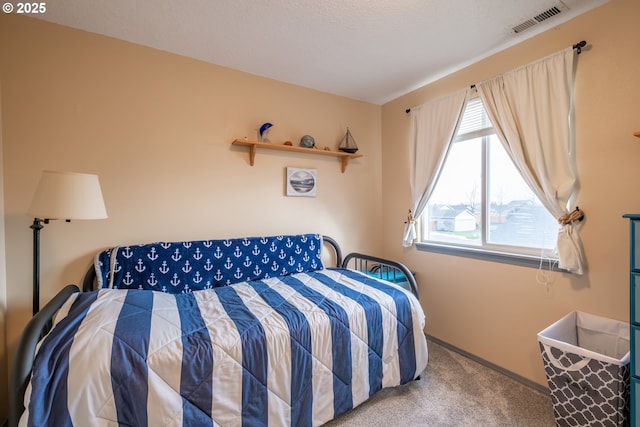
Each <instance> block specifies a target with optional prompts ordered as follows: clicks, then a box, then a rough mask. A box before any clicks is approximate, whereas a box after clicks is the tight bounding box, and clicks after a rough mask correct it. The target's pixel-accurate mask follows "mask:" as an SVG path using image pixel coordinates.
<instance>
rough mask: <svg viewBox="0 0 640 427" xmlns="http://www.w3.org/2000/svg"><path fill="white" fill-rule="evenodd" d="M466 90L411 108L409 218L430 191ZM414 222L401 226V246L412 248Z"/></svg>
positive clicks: (460, 114)
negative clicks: (402, 227)
mask: <svg viewBox="0 0 640 427" xmlns="http://www.w3.org/2000/svg"><path fill="white" fill-rule="evenodd" d="M468 93H469V89H465V90H460V91H458V92H456V93H454V94H452V95H450V96H447V97H444V98H440V99H436V100H434V101H431V102H428V103H426V104H423V105H421V106H418V107H413V108H411V143H412V144H411V145H412V147H411V149H412V151H411V156H410V159H411V160H410V163H409V177H410V179H411V199H412V201H413V207H412V209H411V212H412V214H413V218H417V217H419V216H420V215H421V214H422V211H423V210H424V208H425V206H426V205H427V202H428V201H429V197H430V196H431V193H432V192H433V188H434V187H435V184H436V181H437V179H438V176H439V175H440V171H441V170H442V165H443V164H444V160H445V159H446V156H447V153H448V152H449V147H450V145H451V141H452V139H453V137H454V135H455V131H456V129H457V127H458V123H459V122H460V120H461V118H462V113H463V112H464V109H465V106H466V104H467V96H468ZM416 236H417V233H416V227H415V222H414V221H413V220H412V218H409V219H408V220H407V222H406V223H405V229H404V236H403V239H402V245H403V246H405V247H408V246H411V245H413V241H414V240H415V238H416Z"/></svg>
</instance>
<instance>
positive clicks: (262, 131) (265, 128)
mask: <svg viewBox="0 0 640 427" xmlns="http://www.w3.org/2000/svg"><path fill="white" fill-rule="evenodd" d="M272 126H273V124H271V123H269V122H267V123H263V124H262V126H260V130H259V138H260V141H265V142H268V140H265V139H264V134H265V132H266V131H268V130H269V128H270V127H272Z"/></svg>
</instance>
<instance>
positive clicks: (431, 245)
mask: <svg viewBox="0 0 640 427" xmlns="http://www.w3.org/2000/svg"><path fill="white" fill-rule="evenodd" d="M473 98H477V99H478V100H479V98H478V97H477V96H474V97H473ZM473 98H472V99H473ZM469 101H471V99H469ZM474 101H475V100H474ZM479 102H480V104H481V105H482V111H483V112H484V104H483V103H482V101H481V100H479ZM467 108H468V107H465V112H463V115H464V114H465V113H466V112H467V110H466V109H467ZM484 114H486V112H485V113H484ZM487 120H488V118H487ZM458 132H459V129H456V135H455V137H454V138H453V140H452V142H451V144H455V143H457V142H461V141H468V140H471V139H480V143H481V144H482V148H481V153H482V154H481V156H482V165H481V185H480V187H481V197H480V224H481V229H480V245H463V244H456V243H451V242H438V241H435V240H425V238H426V236H425V235H426V232H425V230H424V227H425V226H426V223H425V221H424V220H423V218H422V217H421V218H418V219H417V224H416V225H417V227H416V228H417V234H418V236H417V237H418V238H417V239H416V242H415V245H416V248H417V249H418V250H420V251H426V252H435V253H440V254H445V255H453V256H462V257H467V258H474V259H480V260H486V261H493V262H500V263H506V264H513V265H519V266H524V267H532V268H543V269H547V270H558V262H559V259H558V256H557V253H553V252H554V250H553V249H547V248H539V247H537V248H536V247H524V246H516V245H513V246H512V245H500V244H495V243H489V242H487V232H488V224H487V222H486V221H487V217H486V215H487V212H488V206H487V204H488V200H487V197H488V185H489V171H488V155H489V154H488V152H489V149H490V147H489V145H490V141H489V139H490V138H491V137H492V136H495V137H496V138H497V134H496V131H495V129H494V127H493V125H492V124H491V123H490V122H489V127H483V128H480V129H476V130H472V131H470V132H466V133H464V134H458ZM428 206H429V204H427V208H426V209H425V213H423V216H424V215H425V214H427V213H428V212H429V207H428ZM514 249H516V250H515V251H514ZM552 253H553V255H552ZM558 271H559V270H558Z"/></svg>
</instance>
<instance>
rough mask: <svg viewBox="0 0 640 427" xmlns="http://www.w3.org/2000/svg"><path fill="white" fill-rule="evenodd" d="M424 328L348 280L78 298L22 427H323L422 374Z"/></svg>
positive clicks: (311, 277)
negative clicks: (389, 389)
mask: <svg viewBox="0 0 640 427" xmlns="http://www.w3.org/2000/svg"><path fill="white" fill-rule="evenodd" d="M423 328H424V314H423V312H422V309H421V308H420V304H419V302H418V301H417V299H416V298H415V297H413V295H411V294H410V293H408V292H406V291H405V290H403V289H401V288H399V287H396V286H394V285H391V284H386V283H384V282H381V281H379V280H378V279H375V278H371V277H368V276H366V275H363V274H361V273H359V272H355V271H351V270H343V269H323V270H318V271H315V272H310V273H298V274H293V275H290V276H282V277H277V278H270V279H265V280H260V281H253V282H243V283H238V284H234V285H231V286H226V287H221V288H216V289H211V290H203V291H196V292H192V293H185V294H179V295H169V294H164V293H160V292H154V291H141V290H116V289H102V290H99V291H94V292H86V293H77V294H74V295H73V296H72V297H71V298H70V299H69V300H68V301H67V302H66V303H65V305H64V306H63V307H62V309H61V310H60V312H59V314H58V315H57V317H56V320H55V327H54V329H53V330H52V331H51V333H50V334H49V335H48V336H47V337H46V338H45V339H44V340H43V342H42V343H41V344H40V347H39V350H38V352H37V355H36V359H35V364H34V371H33V375H32V379H31V382H30V384H29V386H28V389H27V393H26V395H25V407H26V408H27V410H26V411H25V414H24V415H23V417H22V419H21V425H23V426H24V425H30V426H44V425H56V426H63V425H76V426H89V425H92V426H112V425H118V424H119V425H127V426H214V425H220V426H240V425H242V426H262V425H270V426H288V425H292V426H311V425H320V424H323V423H325V422H327V421H328V420H331V419H332V418H334V417H336V416H338V415H339V414H341V413H343V412H345V411H348V410H349V409H351V408H353V407H355V406H357V405H358V404H360V403H362V402H363V401H365V400H366V399H367V398H368V397H369V396H371V395H372V394H373V393H375V392H377V391H378V390H380V389H382V388H384V387H391V386H396V385H399V384H403V383H406V382H408V381H411V380H413V379H414V378H415V377H417V376H418V375H420V373H421V372H422V371H423V370H424V368H425V367H426V364H427V345H426V341H425V337H424V334H423Z"/></svg>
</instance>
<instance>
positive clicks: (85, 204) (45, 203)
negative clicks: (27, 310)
mask: <svg viewBox="0 0 640 427" xmlns="http://www.w3.org/2000/svg"><path fill="white" fill-rule="evenodd" d="M28 213H29V215H31V216H33V217H34V218H33V224H31V226H30V228H31V229H32V230H33V314H34V315H35V314H36V313H37V312H38V311H39V310H40V230H42V228H44V226H45V224H48V223H49V221H50V220H54V219H64V220H66V221H67V222H70V221H71V220H72V219H104V218H107V210H106V208H105V206H104V200H103V198H102V191H101V190H100V182H99V180H98V176H97V175H90V174H85V173H76V172H54V171H43V172H42V176H41V177H40V182H39V183H38V187H37V188H36V192H35V194H34V196H33V201H32V202H31V207H30V208H29V212H28Z"/></svg>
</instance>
